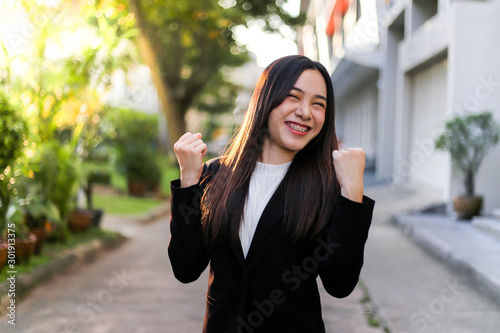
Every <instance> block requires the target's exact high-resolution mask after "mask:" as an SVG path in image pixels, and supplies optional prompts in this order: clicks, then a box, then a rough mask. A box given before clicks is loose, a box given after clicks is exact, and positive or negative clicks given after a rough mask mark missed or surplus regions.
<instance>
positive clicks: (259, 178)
mask: <svg viewBox="0 0 500 333" xmlns="http://www.w3.org/2000/svg"><path fill="white" fill-rule="evenodd" d="M290 164H292V162H288V163H285V164H264V163H261V162H257V165H256V166H255V169H254V171H253V173H252V177H251V178H250V186H249V188H248V196H247V199H246V202H245V208H244V211H243V221H242V223H241V226H240V242H241V247H242V249H243V254H244V255H245V258H246V256H247V254H248V250H249V249H250V244H251V243H252V238H253V235H254V234H255V230H256V229H257V224H258V223H259V219H260V216H261V215H262V212H263V211H264V208H266V206H267V203H268V202H269V200H270V199H271V197H272V196H273V194H274V192H275V191H276V189H277V188H278V185H279V184H280V183H281V181H282V180H283V178H284V177H285V174H286V172H287V171H288V168H289V167H290Z"/></svg>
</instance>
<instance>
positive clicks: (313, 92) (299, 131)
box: [260, 69, 327, 164]
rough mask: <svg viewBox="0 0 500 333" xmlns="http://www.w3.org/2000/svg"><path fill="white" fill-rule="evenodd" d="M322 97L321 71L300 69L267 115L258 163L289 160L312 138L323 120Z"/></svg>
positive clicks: (324, 92)
mask: <svg viewBox="0 0 500 333" xmlns="http://www.w3.org/2000/svg"><path fill="white" fill-rule="evenodd" d="M326 97H327V90H326V84H325V79H324V78H323V76H322V75H321V73H320V72H319V71H317V70H312V69H306V70H305V71H304V72H302V74H301V75H300V76H299V78H298V79H297V82H295V84H294V85H293V88H292V89H291V91H290V92H289V94H288V96H287V97H286V98H285V100H284V101H283V102H282V103H281V104H280V105H279V106H278V107H276V108H275V109H273V110H272V111H271V113H270V114H269V119H268V123H267V127H268V130H269V132H268V133H269V134H268V136H267V137H266V139H265V140H264V146H263V148H262V156H261V159H260V160H261V162H263V163H269V164H282V163H286V162H289V161H291V160H292V159H293V158H294V156H295V154H297V153H298V152H299V151H300V150H301V149H302V148H304V147H305V146H306V145H307V144H308V143H309V142H310V141H311V140H312V139H313V138H314V137H316V136H317V135H318V134H319V132H320V131H321V129H322V128H323V123H324V122H325V111H326V101H327V99H326Z"/></svg>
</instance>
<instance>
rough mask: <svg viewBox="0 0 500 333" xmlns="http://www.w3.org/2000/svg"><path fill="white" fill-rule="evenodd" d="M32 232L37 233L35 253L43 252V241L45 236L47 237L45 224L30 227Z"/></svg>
mask: <svg viewBox="0 0 500 333" xmlns="http://www.w3.org/2000/svg"><path fill="white" fill-rule="evenodd" d="M30 232H31V233H32V234H35V235H36V243H35V254H40V253H42V247H43V243H44V242H45V238H47V230H46V229H45V226H43V227H36V228H30Z"/></svg>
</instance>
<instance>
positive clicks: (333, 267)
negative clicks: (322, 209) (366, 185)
mask: <svg viewBox="0 0 500 333" xmlns="http://www.w3.org/2000/svg"><path fill="white" fill-rule="evenodd" d="M374 205H375V202H374V201H373V200H372V199H370V198H368V197H366V196H363V202H362V203H359V202H354V201H351V200H349V199H347V198H345V197H343V196H340V197H339V199H338V200H337V203H336V205H335V208H334V211H333V215H332V218H331V219H330V222H329V223H328V225H327V226H326V227H325V229H324V230H323V232H322V233H321V234H320V235H319V237H318V238H317V241H318V242H319V243H320V244H321V247H322V248H323V250H324V252H323V255H322V256H320V255H319V252H317V255H318V262H319V276H320V278H321V281H322V282H323V286H324V287H325V290H326V291H327V292H328V293H329V294H330V295H332V296H334V297H338V298H342V297H346V296H348V295H349V294H350V293H351V292H352V291H353V290H354V288H355V287H356V284H357V282H358V280H359V274H360V272H361V267H362V266H363V252H364V247H365V243H366V240H367V238H368V230H369V228H370V224H371V220H372V214H373V208H374ZM325 258H326V259H325Z"/></svg>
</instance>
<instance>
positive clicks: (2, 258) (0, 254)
mask: <svg viewBox="0 0 500 333" xmlns="http://www.w3.org/2000/svg"><path fill="white" fill-rule="evenodd" d="M8 248H9V245H8V244H7V242H3V241H0V272H1V271H2V268H4V267H5V265H6V264H7V252H8Z"/></svg>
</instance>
